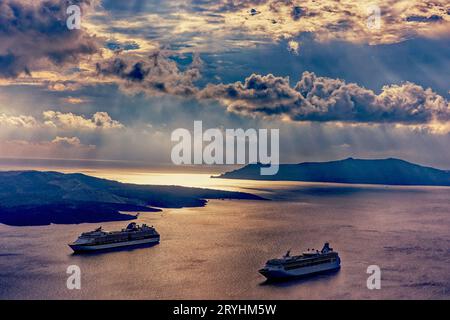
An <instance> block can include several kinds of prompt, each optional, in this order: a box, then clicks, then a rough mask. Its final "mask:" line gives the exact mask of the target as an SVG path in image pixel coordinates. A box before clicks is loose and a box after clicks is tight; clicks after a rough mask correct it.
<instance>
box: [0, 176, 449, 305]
mask: <svg viewBox="0 0 450 320" xmlns="http://www.w3.org/2000/svg"><path fill="white" fill-rule="evenodd" d="M90 173H91V174H94V175H97V176H102V177H107V178H116V179H119V180H121V181H126V182H136V183H160V184H161V183H164V184H183V185H192V186H201V187H212V188H221V189H227V190H231V189H232V190H242V191H248V192H253V193H258V194H261V195H263V196H265V197H267V198H270V199H271V201H230V200H226V201H220V200H214V201H210V202H209V204H208V205H207V206H206V207H204V208H190V209H170V210H164V211H163V212H162V213H147V214H142V215H140V217H139V219H138V222H139V223H147V224H150V225H154V226H156V227H157V229H158V231H159V232H160V233H161V236H162V241H161V244H159V245H157V246H154V247H151V248H141V249H134V250H124V251H117V252H110V253H104V254H90V255H73V254H72V252H71V250H70V248H69V247H68V246H67V243H69V242H71V241H72V240H74V239H75V238H76V237H77V236H78V235H79V234H80V233H81V232H83V231H87V230H91V229H93V228H96V227H98V226H99V225H92V224H82V225H51V226H45V227H9V226H5V225H0V239H1V240H0V298H3V299H13V298H24V299H36V298H37V299H347V298H349V299H358V298H364V299H394V298H400V299H409V298H415V299H430V298H437V299H449V298H450V268H449V266H450V188H436V187H430V188H428V187H383V186H378V187H376V186H350V185H347V186H346V185H331V184H313V183H292V182H289V183H284V182H277V183H274V182H254V181H235V180H216V179H209V178H208V175H184V176H176V175H162V174H153V175H151V174H143V173H130V174H121V175H117V174H116V176H115V177H114V173H112V172H90ZM103 226H104V228H106V229H120V228H122V227H123V226H124V223H121V222H119V223H117V222H112V223H104V224H103ZM325 241H329V242H330V243H331V245H332V247H334V248H335V250H337V251H338V252H339V253H340V255H341V258H342V269H341V270H340V271H339V272H338V273H335V274H332V275H322V276H318V277H314V278H311V279H307V280H295V281H290V282H285V283H278V284H268V283H266V282H265V281H264V278H263V277H262V276H261V275H259V274H258V272H257V271H258V269H259V268H260V267H261V266H262V265H263V264H264V263H265V261H266V260H267V259H269V258H273V257H276V256H281V255H283V254H284V253H285V252H286V251H287V250H288V249H292V252H293V253H297V252H300V251H302V250H304V249H306V248H320V247H321V246H322V244H323V243H324V242H325ZM69 265H78V266H79V267H80V268H81V272H82V283H81V285H82V288H81V290H73V291H70V290H68V289H67V288H66V279H67V276H68V275H67V274H66V269H67V267H68V266H69ZM369 265H378V266H379V267H380V268H381V271H382V282H381V286H382V287H381V289H380V290H368V289H367V287H366V280H367V277H368V276H369V275H368V274H367V273H366V270H367V267H368V266H369Z"/></svg>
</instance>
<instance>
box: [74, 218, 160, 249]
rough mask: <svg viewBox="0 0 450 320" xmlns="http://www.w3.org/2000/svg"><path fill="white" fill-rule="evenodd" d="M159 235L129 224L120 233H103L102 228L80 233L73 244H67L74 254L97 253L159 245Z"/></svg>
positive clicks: (147, 227)
mask: <svg viewBox="0 0 450 320" xmlns="http://www.w3.org/2000/svg"><path fill="white" fill-rule="evenodd" d="M159 241H160V235H159V233H158V232H157V231H156V230H155V228H153V227H149V226H147V225H145V224H143V225H142V226H139V225H137V224H136V223H134V222H132V223H130V224H129V225H128V226H127V227H126V228H125V229H122V230H121V231H111V232H108V231H104V230H103V229H102V227H100V228H98V229H96V230H94V231H90V232H85V233H82V234H81V236H80V237H79V238H78V239H77V240H76V241H75V242H73V243H70V244H69V247H71V248H72V250H73V251H75V252H83V251H97V250H104V249H110V248H117V247H127V246H134V245H141V244H147V243H159Z"/></svg>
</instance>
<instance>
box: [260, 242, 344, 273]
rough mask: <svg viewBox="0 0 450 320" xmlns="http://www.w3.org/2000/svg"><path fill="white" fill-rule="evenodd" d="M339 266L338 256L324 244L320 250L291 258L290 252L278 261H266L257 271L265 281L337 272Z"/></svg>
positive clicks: (327, 244)
mask: <svg viewBox="0 0 450 320" xmlns="http://www.w3.org/2000/svg"><path fill="white" fill-rule="evenodd" d="M340 266H341V259H340V258H339V254H338V253H337V252H335V251H333V249H332V248H330V245H329V243H325V245H324V246H323V248H322V250H321V251H319V250H314V249H312V250H310V249H308V251H306V252H303V254H301V255H298V256H291V254H290V251H288V252H287V253H286V255H284V256H283V257H282V258H280V259H271V260H269V261H267V263H266V265H265V266H264V268H262V269H261V270H259V273H261V274H262V275H263V276H265V277H266V278H267V279H282V278H291V277H301V276H307V275H311V274H316V273H321V272H325V271H331V270H337V269H339V268H340Z"/></svg>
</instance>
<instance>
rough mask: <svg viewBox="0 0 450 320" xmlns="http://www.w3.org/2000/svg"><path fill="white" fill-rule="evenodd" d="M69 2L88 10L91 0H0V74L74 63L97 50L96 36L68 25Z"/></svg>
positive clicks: (20, 72)
mask: <svg viewBox="0 0 450 320" xmlns="http://www.w3.org/2000/svg"><path fill="white" fill-rule="evenodd" d="M71 4H76V5H79V6H80V7H81V8H82V10H88V8H89V7H90V6H92V5H93V1H89V0H73V1H59V0H35V1H25V0H0V77H4V78H14V77H17V76H19V75H20V74H22V73H27V74H29V73H30V72H32V71H33V70H35V69H39V68H46V67H48V66H49V65H62V64H65V63H76V62H78V61H79V59H80V57H82V56H85V55H91V54H93V53H96V52H97V51H98V50H99V46H98V42H97V39H95V38H94V37H91V36H89V35H88V34H87V33H85V32H84V31H82V30H69V29H68V28H67V26H66V20H67V17H68V15H67V14H66V9H67V7H68V6H69V5H71Z"/></svg>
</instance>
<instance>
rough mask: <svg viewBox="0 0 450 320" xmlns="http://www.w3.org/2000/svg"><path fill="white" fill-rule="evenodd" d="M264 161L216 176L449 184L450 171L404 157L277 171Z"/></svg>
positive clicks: (301, 165)
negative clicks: (268, 170) (269, 171)
mask: <svg viewBox="0 0 450 320" xmlns="http://www.w3.org/2000/svg"><path fill="white" fill-rule="evenodd" d="M263 166H264V165H263V164H260V163H257V164H249V165H247V166H245V167H243V168H240V169H237V170H234V171H231V172H227V173H224V174H222V175H220V176H215V177H213V178H222V179H247V180H271V181H305V182H329V183H354V184H383V185H418V186H450V171H448V170H440V169H435V168H431V167H425V166H421V165H418V164H414V163H410V162H407V161H404V160H400V159H395V158H389V159H353V158H348V159H344V160H337V161H329V162H303V163H299V164H281V165H280V168H279V171H278V173H277V174H276V175H272V176H264V175H261V173H260V168H261V167H263Z"/></svg>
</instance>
